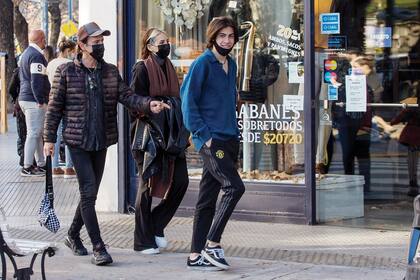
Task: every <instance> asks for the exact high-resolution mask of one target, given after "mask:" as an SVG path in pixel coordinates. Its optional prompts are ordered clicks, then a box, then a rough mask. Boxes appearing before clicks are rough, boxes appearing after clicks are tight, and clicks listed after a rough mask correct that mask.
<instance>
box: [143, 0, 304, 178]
mask: <svg viewBox="0 0 420 280" xmlns="http://www.w3.org/2000/svg"><path fill="white" fill-rule="evenodd" d="M180 2H182V3H184V2H185V3H186V4H185V6H183V5H182V4H181V5H179V6H176V5H175V6H173V5H172V4H176V3H178V4H179V3H180ZM159 3H160V4H159ZM194 3H195V4H194ZM182 9H184V10H182ZM179 12H181V13H179ZM136 15H137V16H136V18H137V31H136V36H137V40H136V41H137V42H138V43H137V44H138V45H137V52H138V51H139V50H140V49H141V47H142V46H141V45H140V41H141V40H140V38H141V36H142V34H143V33H144V31H145V30H147V29H148V28H149V27H158V28H161V29H164V30H165V31H166V32H167V33H168V35H169V37H170V40H171V44H172V47H173V48H172V53H171V55H170V58H171V60H172V63H173V64H174V65H175V67H176V70H177V73H178V76H179V80H180V82H181V83H182V80H183V78H184V76H185V74H186V73H187V72H188V70H189V66H190V65H191V63H192V61H193V60H194V59H195V58H197V57H198V56H199V55H200V54H201V53H202V52H203V51H204V50H205V45H206V44H205V40H206V38H205V33H206V27H207V24H208V22H209V21H210V20H211V19H212V18H213V17H216V16H224V15H229V16H231V17H232V18H234V20H235V21H236V22H237V24H238V26H239V27H240V35H241V40H240V42H238V44H237V45H236V47H235V49H234V51H233V52H232V57H234V59H235V60H236V62H237V64H238V91H240V92H241V94H240V98H241V101H240V102H239V104H238V108H237V114H238V125H239V127H240V130H241V133H242V143H241V153H240V161H239V163H240V170H241V172H242V173H241V174H242V177H243V178H244V179H248V180H269V181H275V182H279V181H282V182H286V183H292V184H302V183H303V179H304V175H303V171H304V169H303V164H304V141H305V135H304V131H303V127H304V120H303V92H304V91H303V73H304V71H303V1H302V0H242V1H227V0H211V1H210V0H208V1H205V0H202V1H138V2H137V7H136ZM187 156H188V167H189V173H190V175H191V176H195V175H197V176H199V175H200V174H201V169H200V168H201V167H202V164H201V158H200V156H199V154H198V153H196V152H194V150H193V149H192V148H190V149H189V150H188V155H187Z"/></svg>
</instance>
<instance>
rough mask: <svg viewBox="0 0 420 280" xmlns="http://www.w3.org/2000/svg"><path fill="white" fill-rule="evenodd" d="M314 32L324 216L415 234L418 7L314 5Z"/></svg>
mask: <svg viewBox="0 0 420 280" xmlns="http://www.w3.org/2000/svg"><path fill="white" fill-rule="evenodd" d="M314 25H315V29H316V30H315V33H316V35H315V45H316V49H315V65H316V69H317V75H316V76H317V79H316V89H315V90H316V92H315V93H316V104H317V105H318V106H317V110H316V112H317V118H316V127H317V133H318V135H317V143H316V144H317V145H316V147H317V149H316V150H317V153H316V164H317V165H316V166H317V172H318V174H321V175H320V176H319V177H318V178H319V180H317V209H318V210H317V219H318V221H321V222H328V221H329V222H331V221H333V222H335V223H338V224H347V225H369V226H375V227H391V228H393V227H395V228H401V224H403V225H405V226H406V227H408V226H409V225H410V223H411V220H412V196H415V195H416V194H417V192H418V182H417V169H418V167H417V162H418V152H417V151H418V147H419V146H418V144H420V142H417V141H419V138H418V135H419V134H418V132H419V131H420V127H419V125H420V122H419V120H420V119H419V118H420V114H419V111H418V109H417V107H414V106H417V103H418V101H417V98H418V94H419V89H420V60H419V53H420V41H419V35H420V1H418V0H404V1H403V0H392V1H389V0H388V1H387V0H375V1H373V0H371V1H358V0H350V1H349V0H331V1H328V0H316V1H315V22H314ZM405 104H409V105H407V106H413V107H408V108H406V105H405ZM337 220H342V221H340V222H337Z"/></svg>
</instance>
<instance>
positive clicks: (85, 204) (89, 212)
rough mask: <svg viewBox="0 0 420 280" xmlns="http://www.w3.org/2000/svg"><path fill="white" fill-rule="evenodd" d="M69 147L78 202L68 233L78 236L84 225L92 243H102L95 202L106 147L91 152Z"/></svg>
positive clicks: (71, 235)
mask: <svg viewBox="0 0 420 280" xmlns="http://www.w3.org/2000/svg"><path fill="white" fill-rule="evenodd" d="M69 149H70V155H71V158H72V160H73V164H74V169H75V170H76V173H77V180H78V181H79V192H80V202H79V205H77V209H76V213H75V214H74V218H73V222H72V224H71V226H70V229H69V231H68V234H69V236H70V237H72V238H75V237H79V235H80V230H81V229H82V227H83V225H85V226H86V230H87V232H88V235H89V238H90V240H91V242H92V245H93V246H95V245H97V244H99V243H103V241H102V238H101V233H100V231H99V224H98V218H97V216H96V211H95V203H96V197H97V195H98V190H99V185H100V183H101V180H102V174H103V172H104V167H105V158H106V149H104V150H101V151H93V152H88V151H85V150H83V149H79V148H74V147H69Z"/></svg>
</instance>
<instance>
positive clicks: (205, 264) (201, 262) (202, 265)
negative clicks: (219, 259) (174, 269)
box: [187, 255, 221, 271]
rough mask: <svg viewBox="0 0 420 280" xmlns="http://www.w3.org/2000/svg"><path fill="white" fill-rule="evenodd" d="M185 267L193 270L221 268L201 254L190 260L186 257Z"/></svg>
mask: <svg viewBox="0 0 420 280" xmlns="http://www.w3.org/2000/svg"><path fill="white" fill-rule="evenodd" d="M187 267H188V268H189V269H195V270H208V271H218V270H221V269H220V268H218V267H217V266H214V265H212V264H211V263H210V262H209V261H208V260H206V259H205V258H204V257H203V256H201V255H200V256H198V257H197V258H195V259H193V260H191V259H190V257H188V260H187Z"/></svg>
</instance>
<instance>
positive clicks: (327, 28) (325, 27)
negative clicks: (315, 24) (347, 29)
mask: <svg viewBox="0 0 420 280" xmlns="http://www.w3.org/2000/svg"><path fill="white" fill-rule="evenodd" d="M319 21H320V22H321V34H340V13H325V14H320V15H319Z"/></svg>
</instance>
